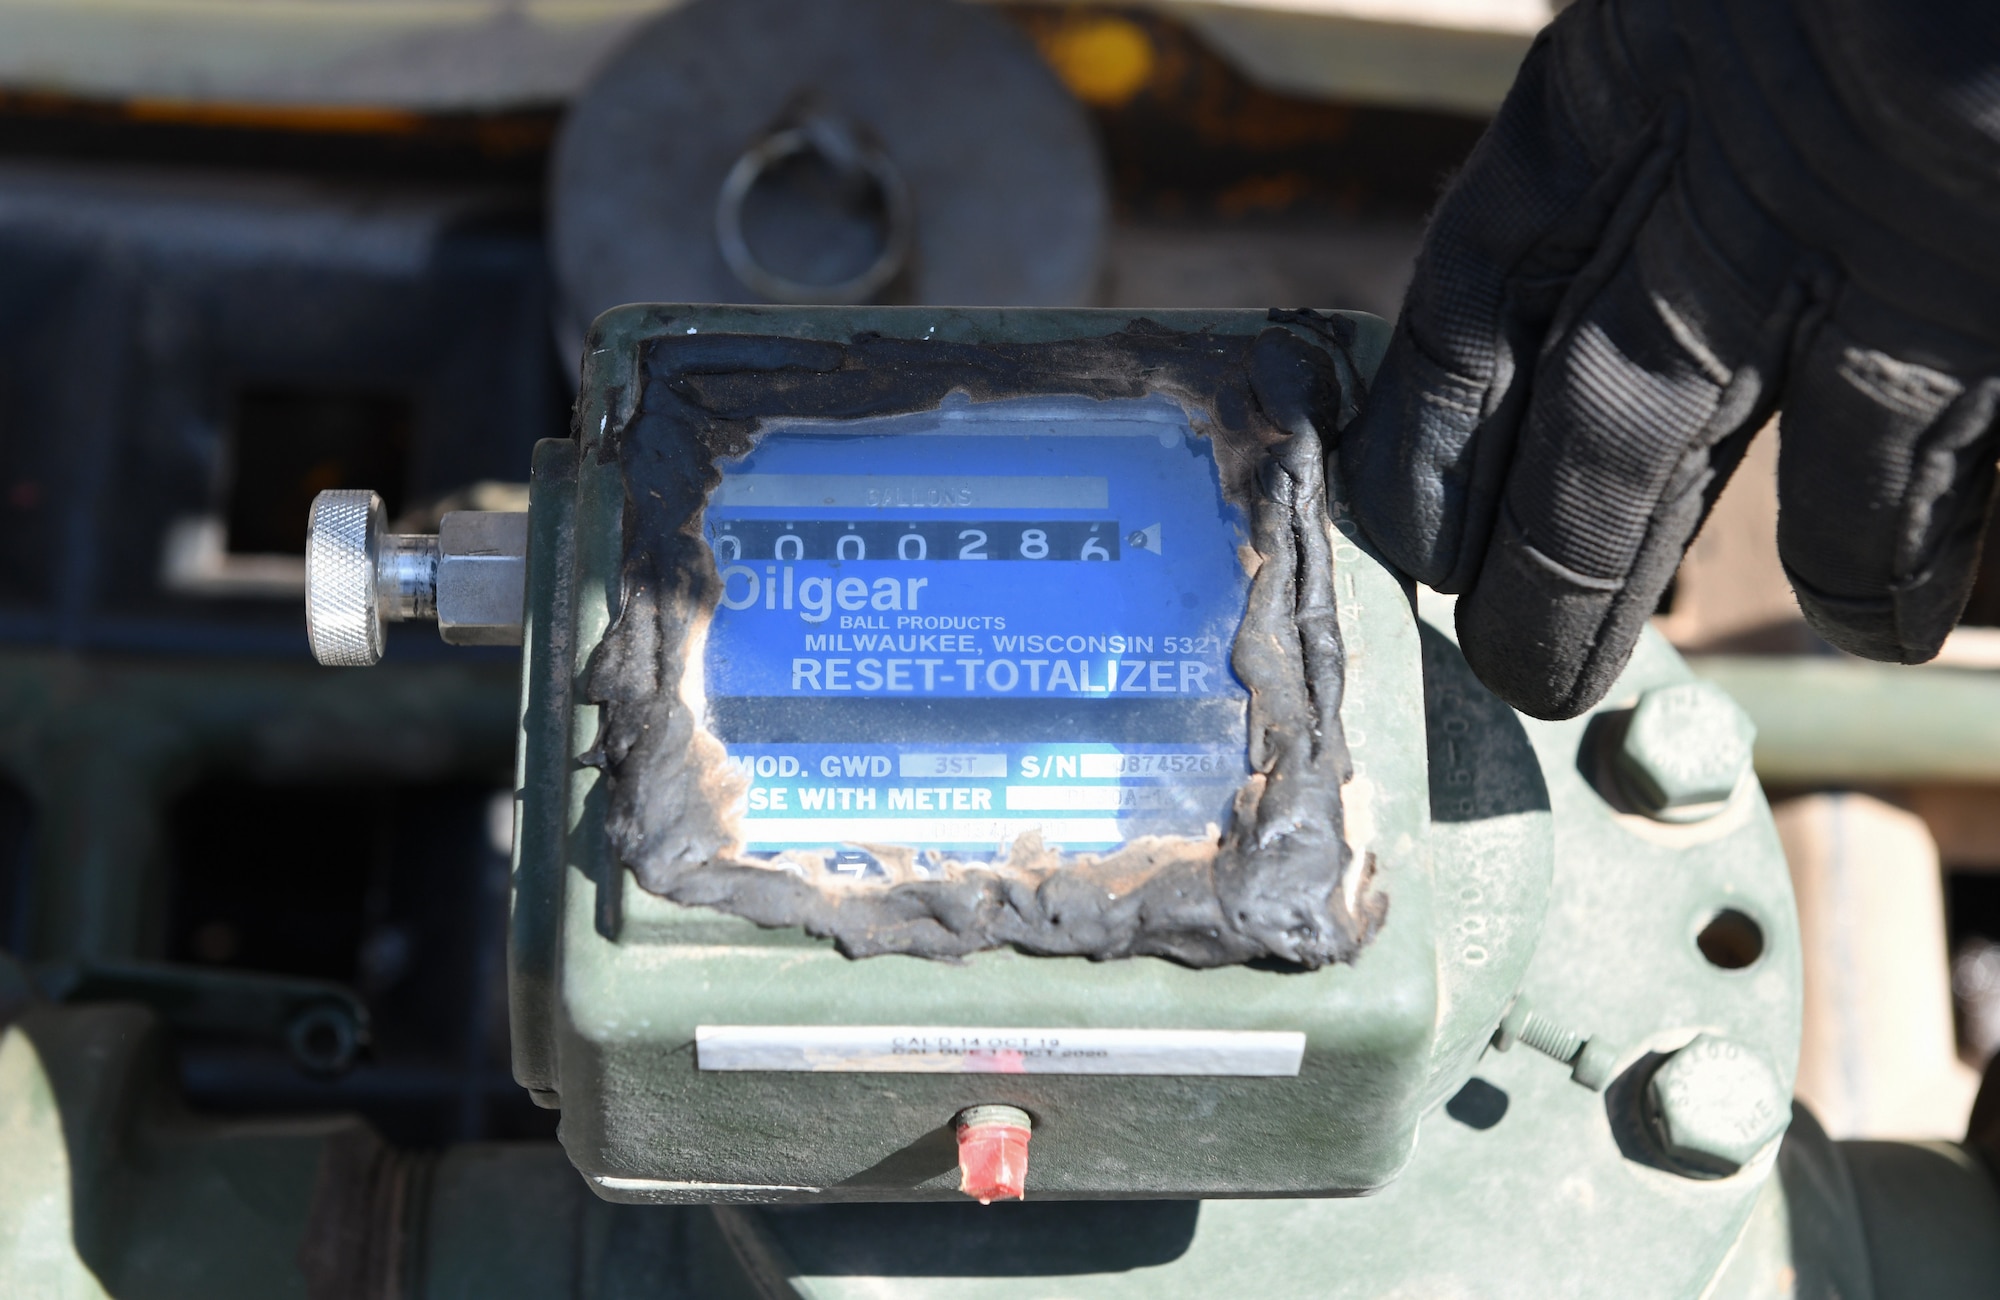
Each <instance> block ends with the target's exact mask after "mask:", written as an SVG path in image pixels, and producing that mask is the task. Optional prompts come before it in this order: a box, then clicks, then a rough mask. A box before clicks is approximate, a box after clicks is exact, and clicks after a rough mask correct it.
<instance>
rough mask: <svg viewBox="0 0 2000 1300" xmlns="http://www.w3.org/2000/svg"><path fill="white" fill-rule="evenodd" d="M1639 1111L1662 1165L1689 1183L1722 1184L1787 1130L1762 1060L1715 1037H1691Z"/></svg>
mask: <svg viewBox="0 0 2000 1300" xmlns="http://www.w3.org/2000/svg"><path fill="white" fill-rule="evenodd" d="M1645 1111H1646V1118H1647V1120H1648V1122H1649V1123H1650V1124H1651V1126H1652V1129H1653V1134H1654V1136H1655V1137H1657V1138H1658V1139H1659V1142H1660V1146H1661V1149H1662V1150H1663V1151H1664V1152H1665V1154H1666V1157H1667V1159H1668V1160H1669V1161H1671V1162H1672V1163H1673V1164H1674V1165H1675V1166H1676V1167H1677V1168H1678V1169H1679V1170H1680V1172H1682V1173H1685V1174H1687V1175H1689V1176H1690V1177H1707V1178H1726V1177H1728V1176H1729V1175H1730V1174H1733V1173H1735V1172H1736V1171H1737V1170H1739V1169H1741V1168H1742V1167H1743V1166H1744V1165H1746V1164H1748V1163H1749V1162H1750V1161H1751V1159H1752V1158H1753V1157H1755V1156H1756V1154H1757V1153H1758V1152H1759V1151H1762V1150H1763V1149H1764V1148H1765V1147H1766V1146H1768V1145H1769V1144H1770V1143H1771V1142H1772V1141H1773V1140H1774V1139H1776V1138H1777V1137H1778V1136H1779V1135H1780V1134H1782V1133H1783V1132H1784V1131H1785V1129H1786V1127H1787V1126H1788V1125H1790V1124H1791V1122H1792V1110H1791V1105H1790V1099H1789V1098H1788V1097H1787V1096H1786V1095H1785V1086H1784V1084H1783V1083H1782V1082H1781V1081H1780V1080H1779V1078H1778V1072H1777V1071H1776V1070H1774V1069H1772V1068H1771V1063H1770V1062H1769V1061H1768V1060H1766V1059H1765V1058H1764V1055H1763V1053H1761V1052H1759V1051H1757V1050H1756V1049H1755V1048H1752V1047H1745V1046H1744V1045H1742V1044H1741V1043H1734V1042H1731V1041H1730V1040H1728V1039H1727V1038H1723V1037H1720V1036H1719V1035H1715V1034H1697V1035H1695V1037H1694V1041H1692V1042H1690V1043H1689V1044H1688V1045H1687V1046H1686V1047H1683V1048H1681V1049H1680V1050H1679V1051H1678V1052H1675V1053H1674V1054H1673V1055H1672V1056H1670V1057H1668V1058H1667V1060H1666V1062H1665V1063H1664V1064H1662V1065H1661V1066H1660V1068H1659V1069H1657V1070H1655V1071H1654V1072H1653V1077H1652V1079H1651V1081H1650V1082H1648V1083H1647V1085H1646V1098H1645Z"/></svg>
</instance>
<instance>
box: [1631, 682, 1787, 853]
mask: <svg viewBox="0 0 2000 1300" xmlns="http://www.w3.org/2000/svg"><path fill="white" fill-rule="evenodd" d="M1756 735H1757V728H1756V727H1755V726H1754V725H1753V724H1752V723H1751V721H1750V719H1749V717H1748V716H1747V715H1746V714H1745V713H1744V712H1743V710H1742V709H1741V708H1740V707H1738V706H1737V703H1736V701H1735V700H1732V699H1730V698H1729V695H1728V693H1727V692H1726V691H1724V690H1723V689H1722V688H1721V687H1719V686H1717V685H1715V684H1713V683H1712V682H1682V683H1680V684H1678V685H1675V686H1656V687H1654V688H1653V689H1652V690H1650V691H1647V692H1646V693H1645V694H1643V695H1641V696H1640V697H1639V703H1638V705H1637V706H1636V707H1634V708H1633V710H1632V714H1631V717H1630V718H1629V719H1628V720H1627V723H1626V727H1625V734H1624V735H1623V736H1622V737H1621V738H1620V740H1619V744H1618V750H1617V753H1616V754H1615V755H1614V756H1613V764H1614V766H1615V768H1616V771H1617V775H1618V781H1619V785H1620V787H1621V789H1622V791H1623V793H1624V794H1625V795H1626V796H1627V797H1628V798H1629V799H1630V800H1631V802H1632V803H1633V804H1635V805H1637V807H1638V809H1639V811H1641V812H1643V813H1645V814H1646V815H1647V816H1649V817H1651V818H1653V819H1655V820H1656V821H1667V822H1691V821H1701V820H1703V819H1704V818H1708V817H1712V816H1714V815H1715V814H1716V813H1718V812H1720V811H1722V808H1723V806H1724V804H1725V802H1726V801H1727V800H1728V798H1729V796H1730V795H1731V794H1733V793H1734V792H1735V790H1736V787H1737V786H1738V785H1739V784H1741V783H1742V781H1743V779H1744V777H1745V776H1746V775H1747V774H1748V773H1749V771H1750V746H1751V742H1752V741H1753V740H1754V739H1755V738H1756Z"/></svg>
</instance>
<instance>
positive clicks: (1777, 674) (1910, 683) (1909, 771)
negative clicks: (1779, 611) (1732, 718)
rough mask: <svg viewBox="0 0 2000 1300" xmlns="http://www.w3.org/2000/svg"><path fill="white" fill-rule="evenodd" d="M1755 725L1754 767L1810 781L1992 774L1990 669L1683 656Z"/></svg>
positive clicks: (1999, 693) (1994, 734) (1995, 687)
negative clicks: (1738, 706) (1748, 716)
mask: <svg viewBox="0 0 2000 1300" xmlns="http://www.w3.org/2000/svg"><path fill="white" fill-rule="evenodd" d="M1688 662H1689V665H1690V666H1691V667H1692V668H1693V669H1694V671H1695V672H1696V673H1697V674H1698V675H1700V676H1702V677H1706V678H1707V679H1709V680H1710V681H1713V682H1715V683H1716V684H1717V685H1719V686H1721V687H1722V688H1723V689H1724V690H1726V691H1728V692H1729V693H1730V694H1731V695H1733V696H1735V697H1736V701H1737V703H1739V704H1741V705H1742V706H1743V709H1744V711H1745V712H1746V713H1748V714H1749V715H1750V718H1751V720H1752V721H1753V722H1755V723H1756V724H1757V743H1756V750H1755V761H1756V765H1757V775H1758V777H1759V778H1761V779H1762V780H1763V781H1765V782H1766V783H1779V784H1785V785H1811V784H1819V783H1825V782H1838V783H1841V784H1847V785H1852V784H1866V783H1889V784H1906V783H1909V782H1914V781H1962V782H1980V781H2000V672H1990V671H1985V670H1979V669H1963V668H1937V667H1929V666H1906V665H1900V664H1877V663H1866V662H1863V661H1861V660H1857V659H1847V658H1834V657H1819V656H1811V657H1806V656H1792V655H1786V656H1778V655H1772V656H1755V657H1752V656H1739V655H1700V656H1692V657H1690V659H1689V661H1688Z"/></svg>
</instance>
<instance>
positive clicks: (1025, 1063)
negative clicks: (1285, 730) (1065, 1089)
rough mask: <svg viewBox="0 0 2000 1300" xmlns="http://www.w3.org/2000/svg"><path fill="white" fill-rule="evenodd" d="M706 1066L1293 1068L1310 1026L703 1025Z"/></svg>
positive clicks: (1280, 1073) (989, 1070) (701, 1060)
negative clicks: (1299, 1029)
mask: <svg viewBox="0 0 2000 1300" xmlns="http://www.w3.org/2000/svg"><path fill="white" fill-rule="evenodd" d="M694 1037H695V1063H696V1065H697V1067H698V1068H700V1069H703V1070H723V1071H731V1070H737V1071H740V1070H772V1071H788V1072H803V1073H850V1074H1170V1075H1233V1076H1240V1077H1251V1078H1291V1077H1294V1076H1296V1075H1297V1074H1298V1072H1299V1067H1300V1065H1301V1064H1302V1063H1303V1062H1304V1060H1305V1047H1306V1036H1305V1035H1304V1034H1303V1033H1298V1032H1296V1031H1290V1030H1249V1029H986V1028H955V1027H936V1026H922V1025H698V1026H696V1028H695V1032H694Z"/></svg>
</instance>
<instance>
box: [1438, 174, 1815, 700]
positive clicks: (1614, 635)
mask: <svg viewBox="0 0 2000 1300" xmlns="http://www.w3.org/2000/svg"><path fill="white" fill-rule="evenodd" d="M1654 192H1656V193H1657V194H1658V197H1657V198H1656V199H1653V200H1652V201H1651V202H1650V205H1649V206H1644V207H1643V208H1640V209H1639V210H1637V211H1632V212H1627V213H1622V214H1620V217H1619V218H1618V219H1616V220H1614V222H1613V223H1612V225H1611V227H1610V228H1609V229H1608V230H1607V235H1608V236H1611V237H1610V238H1608V239H1607V240H1606V242H1605V243H1604V244H1603V245H1601V246H1600V248H1599V249H1598V260H1597V262H1596V263H1595V264H1593V265H1592V266H1591V267H1589V268H1587V269H1586V271H1585V273H1584V274H1582V275H1580V276H1578V277H1577V279H1576V281H1575V282H1574V284H1573V285H1572V288H1571V292H1570V296H1569V298H1568V300H1566V301H1565V303H1564V304H1563V308H1562V310H1561V312H1560V313H1559V315H1558V318H1557V321H1556V323H1555V325H1554V327H1553V328H1552V330H1551V332H1550V336H1549V342H1548V344H1547V346H1546V347H1545V349H1544V351H1543V353H1542V355H1541V356H1540V357H1539V358H1538V359H1537V362H1536V366H1535V380H1534V390H1533V396H1532V398H1531V400H1530V402H1529V405H1528V410H1527V415H1526V419H1525V420H1524V422H1523V427H1522V430H1521V433H1520V436H1519V439H1518V442H1517V444H1516V446H1515V448H1514V454H1513V458H1512V464H1511V467H1510V471H1509V474H1508V477H1507V482H1506V487H1505V490H1504V493H1503V496H1502V500H1503V503H1504V504H1503V510H1502V516H1501V519H1500V521H1499V523H1498V525H1497V526H1496V528H1495V531H1494V534H1493V538H1492V541H1491V543H1490V545H1489V546H1488V548H1487V552H1486V556H1485V562H1484V565H1483V567H1482V568H1481V570H1480V572H1479V576H1478V578H1477V581H1476V582H1475V584H1474V586H1473V587H1472V589H1471V591H1470V592H1468V593H1467V595H1466V597H1465V599H1463V600H1461V601H1460V602H1459V605H1458V620H1459V628H1460V632H1461V640H1462V641H1463V643H1464V644H1465V645H1466V647H1467V651H1466V653H1467V656H1468V658H1469V659H1470V660H1471V661H1472V663H1473V666H1474V668H1475V669H1477V670H1478V671H1479V672H1480V675H1481V676H1482V677H1483V678H1484V679H1485V680H1486V681H1487V683H1488V684H1489V685H1491V686H1493V687H1494V688H1495V689H1496V690H1498V691H1499V692H1500V693H1501V694H1502V695H1503V696H1505V697H1506V698H1507V699H1508V700H1509V701H1510V702H1512V703H1513V704H1515V706H1516V707H1518V708H1521V709H1522V710H1524V711H1526V712H1529V713H1533V714H1536V715H1538V716H1542V717H1566V716H1571V715H1573V714H1575V713H1578V712H1581V711H1582V710H1584V709H1586V708H1588V707H1590V706H1591V705H1592V704H1594V703H1595V702H1596V701H1597V700H1598V699H1600V698H1601V697H1602V696H1603V693H1604V691H1605V690H1606V689H1608V688H1609V686H1610V684H1611V681H1612V680H1613V679H1614V678H1616V676H1617V674H1618V672H1619V670H1620V669H1621V668H1622V667H1623V666H1624V663H1625V660H1626V658H1627V657H1628V656H1629V655H1630V653H1631V648H1632V645H1633V644H1634V642H1636V640H1637V638H1638V636H1639V633H1640V631H1641V630H1642V629H1643V628H1644V626H1645V621H1646V619H1647V618H1648V616H1650V615H1651V613H1652V612H1653V610H1654V608H1655V607H1656V606H1657V605H1658V603H1659V599H1660V595H1661V593H1662V592H1663V591H1664V590H1665V589H1666V585H1667V583H1668V582H1669V581H1670V580H1671V579H1672V577H1673V573H1674V570H1675V568H1676V566H1677V565H1678V563H1679V560H1680V557H1681V554H1682V552H1683V551H1684V550H1685V549H1686V547H1687V545H1688V543H1689V542H1690V541H1691V540H1692V539H1693V537H1694V534H1695V531H1696V530H1697V529H1698V528H1699V527H1700V525H1701V520H1702V518H1703V516H1704V515H1705V514H1706V512H1707V509H1708V505H1709V503H1710V502H1711V501H1712V500H1713V497H1714V495H1715V493H1716V491H1717V490H1719V486H1720V484H1721V482H1722V481H1723V480H1726V479H1727V477H1728V475H1729V473H1730V471H1731V470H1732V469H1734V467H1735V463H1736V461H1737V459H1738V458H1739V457H1740V456H1741V454H1742V450H1743V447H1744V445H1745V443H1746V441H1747V437H1748V434H1749V433H1750V432H1751V431H1754V429H1755V428H1756V426H1757V425H1758V424H1759V423H1761V422H1762V420H1763V418H1764V416H1765V415H1766V414H1767V413H1768V410H1769V407H1770V404H1771V397H1770V393H1771V390H1772V388H1773V384H1772V379H1773V378H1774V376H1775V374H1776V373H1777V371H1778V370H1779V368H1780V367H1781V365H1782V362H1783V355H1784V343H1785V339H1786V337H1787V335H1788V333H1789V331H1790V328H1791V324H1792V320H1793V318H1794V317H1795V316H1796V314H1797V312H1798V301H1799V299H1798V295H1797V294H1795V293H1786V292H1782V291H1780V292H1776V293H1763V294H1760V293H1758V292H1757V289H1756V287H1755V286H1752V285H1750V284H1747V283H1745V282H1744V281H1743V280H1742V279H1741V278H1740V277H1738V276H1737V275H1736V274H1735V273H1734V272H1733V271H1732V270H1731V269H1730V267H1729V266H1728V264H1727V263H1726V262H1725V260H1724V259H1723V258H1722V257H1721V256H1720V255H1719V254H1718V253H1717V252H1716V251H1715V249H1714V245H1713V243H1712V241H1710V240H1709V239H1708V238H1707V237H1706V235H1705V232H1704V231H1703V230H1702V229H1701V226H1700V222H1699V220H1698V217H1697V215H1696V213H1695V211H1694V208H1693V205H1692V203H1691V201H1690V198H1689V195H1688V192H1687V188H1686V185H1685V183H1684V180H1683V179H1682V178H1680V177H1678V176H1676V177H1675V178H1674V179H1673V180H1672V181H1671V182H1670V183H1667V184H1665V185H1664V187H1657V186H1656V187H1654ZM1633 194H1634V198H1635V200H1643V199H1645V198H1646V197H1648V193H1647V188H1646V187H1645V186H1643V185H1642V186H1638V187H1635V190H1634V191H1633ZM1627 226H1636V231H1635V232H1634V233H1633V234H1632V235H1630V236H1628V237H1627V238H1628V239H1629V243H1627V242H1626V241H1625V240H1621V239H1619V238H1617V232H1618V231H1619V230H1620V229H1621V228H1624V227H1627ZM1779 283H1780V285H1781V286H1782V285H1783V284H1785V283H1786V282H1783V281H1780V282H1779Z"/></svg>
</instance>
